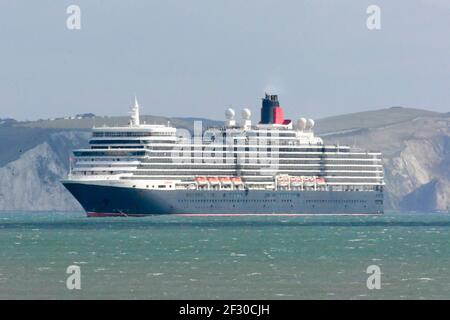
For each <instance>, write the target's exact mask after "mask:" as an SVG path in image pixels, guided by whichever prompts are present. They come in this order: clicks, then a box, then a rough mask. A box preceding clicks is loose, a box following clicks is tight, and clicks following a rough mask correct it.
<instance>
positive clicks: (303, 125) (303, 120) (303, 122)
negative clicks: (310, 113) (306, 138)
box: [297, 118, 307, 130]
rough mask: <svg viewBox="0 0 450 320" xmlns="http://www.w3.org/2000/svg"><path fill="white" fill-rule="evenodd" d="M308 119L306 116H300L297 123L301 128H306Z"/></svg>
mask: <svg viewBox="0 0 450 320" xmlns="http://www.w3.org/2000/svg"><path fill="white" fill-rule="evenodd" d="M306 122H307V121H306V119H305V118H300V119H298V121H297V125H298V127H299V129H300V130H304V129H305V128H306Z"/></svg>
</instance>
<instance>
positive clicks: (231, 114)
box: [225, 108, 236, 120]
mask: <svg viewBox="0 0 450 320" xmlns="http://www.w3.org/2000/svg"><path fill="white" fill-rule="evenodd" d="M235 115H236V113H235V112H234V110H233V109H231V108H228V109H227V110H226V111H225V117H227V119H228V120H232V119H234V116H235Z"/></svg>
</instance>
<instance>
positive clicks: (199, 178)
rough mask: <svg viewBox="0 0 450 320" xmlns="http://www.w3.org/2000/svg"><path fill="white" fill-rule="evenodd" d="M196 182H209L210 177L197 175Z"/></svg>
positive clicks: (200, 183)
mask: <svg viewBox="0 0 450 320" xmlns="http://www.w3.org/2000/svg"><path fill="white" fill-rule="evenodd" d="M195 182H197V183H198V184H199V185H204V184H208V179H206V177H196V178H195Z"/></svg>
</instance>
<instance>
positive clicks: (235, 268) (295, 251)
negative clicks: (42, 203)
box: [0, 213, 450, 299]
mask: <svg viewBox="0 0 450 320" xmlns="http://www.w3.org/2000/svg"><path fill="white" fill-rule="evenodd" d="M449 231H450V215H448V214H410V215H405V214H393V213H392V214H387V215H384V216H372V217H370V216H369V217H365V216H360V217H339V216H334V217H323V216H322V217H243V216H241V217H181V216H159V217H146V218H86V217H85V216H84V215H83V214H82V213H70V214H68V213H4V214H0V298H1V299H449V298H450V232H449ZM70 265H77V266H79V267H80V271H81V278H80V281H81V289H80V290H68V289H67V287H66V279H67V277H68V276H69V275H68V274H66V269H67V267H68V266H70ZM370 265H377V266H379V267H380V269H381V289H379V290H377V289H375V290H369V289H368V288H367V286H366V280H367V278H368V276H369V275H368V274H367V273H366V270H367V267H368V266H370Z"/></svg>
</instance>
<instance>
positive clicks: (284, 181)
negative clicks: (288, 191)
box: [277, 175, 289, 186]
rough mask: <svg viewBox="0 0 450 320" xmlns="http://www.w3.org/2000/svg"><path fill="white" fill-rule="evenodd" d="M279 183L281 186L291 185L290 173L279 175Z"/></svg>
mask: <svg viewBox="0 0 450 320" xmlns="http://www.w3.org/2000/svg"><path fill="white" fill-rule="evenodd" d="M277 184H278V185H279V186H288V185H289V176H288V175H283V176H278V177H277Z"/></svg>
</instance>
